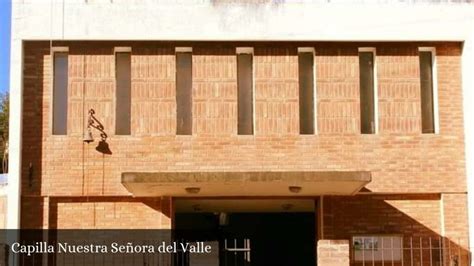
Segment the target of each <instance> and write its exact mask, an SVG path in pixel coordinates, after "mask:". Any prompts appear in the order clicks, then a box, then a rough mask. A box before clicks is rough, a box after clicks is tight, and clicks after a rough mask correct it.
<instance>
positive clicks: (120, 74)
mask: <svg viewBox="0 0 474 266" xmlns="http://www.w3.org/2000/svg"><path fill="white" fill-rule="evenodd" d="M122 50H124V49H120V51H119V50H117V49H116V53H115V59H116V60H115V64H116V67H115V79H116V86H117V87H116V103H115V134H117V135H130V123H131V105H132V103H131V86H132V82H131V52H122Z"/></svg>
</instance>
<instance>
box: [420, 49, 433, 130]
mask: <svg viewBox="0 0 474 266" xmlns="http://www.w3.org/2000/svg"><path fill="white" fill-rule="evenodd" d="M419 57H420V85H421V94H420V96H421V131H422V133H435V132H436V125H435V95H434V92H435V87H434V77H433V76H434V71H433V61H434V60H433V59H434V56H433V50H432V49H431V50H430V48H426V49H423V48H420V51H419Z"/></svg>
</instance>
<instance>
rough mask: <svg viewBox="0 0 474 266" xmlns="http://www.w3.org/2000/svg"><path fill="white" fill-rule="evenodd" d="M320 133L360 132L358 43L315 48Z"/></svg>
mask: <svg viewBox="0 0 474 266" xmlns="http://www.w3.org/2000/svg"><path fill="white" fill-rule="evenodd" d="M315 62H316V90H317V92H316V97H317V101H318V106H317V110H318V111H317V119H318V133H319V134H328V135H331V134H337V135H340V134H359V133H360V99H359V54H358V50H357V46H355V45H350V46H348V45H343V46H326V47H321V48H320V47H317V49H316V60H315Z"/></svg>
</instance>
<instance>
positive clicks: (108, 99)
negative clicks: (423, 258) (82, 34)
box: [21, 42, 468, 248]
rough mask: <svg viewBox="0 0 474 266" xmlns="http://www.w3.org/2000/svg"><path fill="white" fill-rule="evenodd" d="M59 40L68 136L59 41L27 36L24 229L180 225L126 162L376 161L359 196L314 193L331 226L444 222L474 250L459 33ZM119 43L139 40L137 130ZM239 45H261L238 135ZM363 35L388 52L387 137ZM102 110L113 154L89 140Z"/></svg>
mask: <svg viewBox="0 0 474 266" xmlns="http://www.w3.org/2000/svg"><path fill="white" fill-rule="evenodd" d="M53 45H54V46H61V47H64V46H67V47H68V49H69V52H68V86H67V88H68V97H67V99H68V105H67V106H68V110H67V134H66V135H53V134H52V133H51V123H52V122H51V109H52V101H51V97H52V96H51V95H53V94H52V91H51V88H52V86H51V82H52V77H51V74H52V69H51V67H50V66H51V65H52V62H51V54H52V53H51V49H50V43H49V42H27V43H25V63H24V66H25V68H24V106H25V108H24V115H23V121H24V126H23V143H24V146H23V151H22V153H23V155H22V158H23V162H24V163H23V168H22V173H23V174H22V218H21V224H22V228H61V229H65V228H71V229H76V228H83V229H107V228H136V229H147V228H172V224H173V207H172V206H173V197H152V198H150V197H146V198H142V197H133V196H134V195H133V193H130V192H129V191H127V189H126V188H125V187H124V186H123V184H122V183H121V174H122V173H123V172H176V173H179V172H274V171H283V172H285V171H288V172H300V171H301V172H304V171H322V172H324V171H333V172H338V171H368V172H370V173H371V176H372V180H371V182H370V183H369V184H367V185H366V186H365V187H364V188H363V189H362V191H361V192H360V193H359V194H360V195H357V196H332V195H331V192H327V195H314V197H313V200H314V201H316V202H321V201H323V206H322V207H319V210H318V211H316V212H315V215H317V216H319V215H322V218H321V219H323V221H322V222H321V223H322V224H323V225H322V226H320V228H321V229H320V230H322V232H320V234H322V235H321V236H324V238H325V239H347V240H349V239H351V237H352V236H354V235H355V236H357V235H360V234H363V235H372V234H375V235H379V234H397V235H402V236H403V237H404V238H408V237H420V236H423V237H427V238H428V237H432V238H433V239H438V238H439V236H440V235H441V231H444V232H445V235H444V236H445V237H446V238H447V239H452V240H453V241H455V242H456V243H458V241H460V240H461V242H462V243H464V244H463V247H464V248H466V247H467V246H466V245H467V233H468V225H467V198H466V190H467V189H466V176H465V168H464V163H465V159H464V146H463V145H464V144H463V119H462V116H463V115H462V93H461V89H460V87H461V84H460V81H461V72H460V70H461V60H460V55H461V44H460V43H455V42H438V43H369V44H368V43H343V42H341V43H243V44H238V45H237V44H234V43H199V42H194V43H185V44H182V43H167V42H127V43H123V42H122V43H114V42H65V43H54V44H53ZM117 46H128V47H131V51H132V52H131V92H132V94H131V103H132V105H131V134H130V136H122V135H115V134H114V129H115V125H114V123H115V121H116V120H115V104H116V103H115V101H116V97H115V88H116V79H115V70H114V69H115V55H114V47H117ZM181 46H192V47H193V53H192V60H193V61H192V67H193V69H192V73H193V75H192V82H193V89H192V99H193V105H192V108H193V109H192V115H193V128H192V129H193V133H192V135H189V136H180V135H176V133H175V131H176V86H175V84H176V82H175V77H176V76H175V72H176V69H175V66H176V63H175V58H176V56H175V47H181ZM239 46H249V47H254V71H255V72H254V77H255V133H254V134H253V135H249V136H248V135H246V136H242V135H238V134H237V69H236V66H237V63H236V59H237V56H236V52H235V51H236V48H237V47H239ZM301 46H305V47H314V49H315V57H314V62H315V69H316V71H315V72H316V74H315V77H316V78H315V81H316V86H315V88H316V95H317V96H316V97H315V99H316V100H317V112H316V113H317V133H316V134H312V135H301V134H300V132H299V121H300V120H299V113H298V104H299V97H298V47H301ZM362 46H364V47H367V46H370V47H374V48H375V49H376V62H377V63H376V67H377V71H376V73H377V77H376V78H377V81H378V108H379V115H378V119H379V130H378V132H377V134H361V133H360V95H359V50H358V48H359V47H362ZM426 46H430V47H435V48H436V60H437V65H436V67H437V71H438V72H437V74H438V75H437V76H438V80H437V82H438V84H437V85H438V93H439V98H438V100H439V102H438V104H439V120H440V129H439V133H438V134H422V132H421V111H420V110H421V107H420V106H421V104H420V70H419V67H420V64H419V56H418V48H419V47H426ZM53 51H54V48H53ZM90 108H93V109H94V110H95V111H96V116H97V118H98V119H99V120H100V121H101V122H102V123H103V125H104V128H105V132H106V133H107V135H108V139H107V142H108V144H109V147H110V150H111V151H112V154H103V153H100V152H98V151H97V150H96V149H95V148H96V145H95V143H91V144H87V143H84V142H83V141H82V139H83V132H85V130H86V128H85V127H86V124H85V119H86V118H87V110H89V109H90ZM30 169H31V170H30ZM268 186H269V187H270V188H271V186H272V183H271V182H269V183H268ZM303 189H305V188H304V187H303ZM334 191H337V188H334ZM135 196H136V195H135ZM287 196H291V195H290V193H288V195H287ZM296 197H297V196H296ZM319 206H321V204H319ZM112 213H113V215H112ZM77 217H83V218H81V219H77ZM321 236H319V237H321ZM316 237H318V236H315V238H316Z"/></svg>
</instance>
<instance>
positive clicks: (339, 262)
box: [318, 240, 349, 266]
mask: <svg viewBox="0 0 474 266" xmlns="http://www.w3.org/2000/svg"><path fill="white" fill-rule="evenodd" d="M318 266H349V241H348V240H319V241H318Z"/></svg>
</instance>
